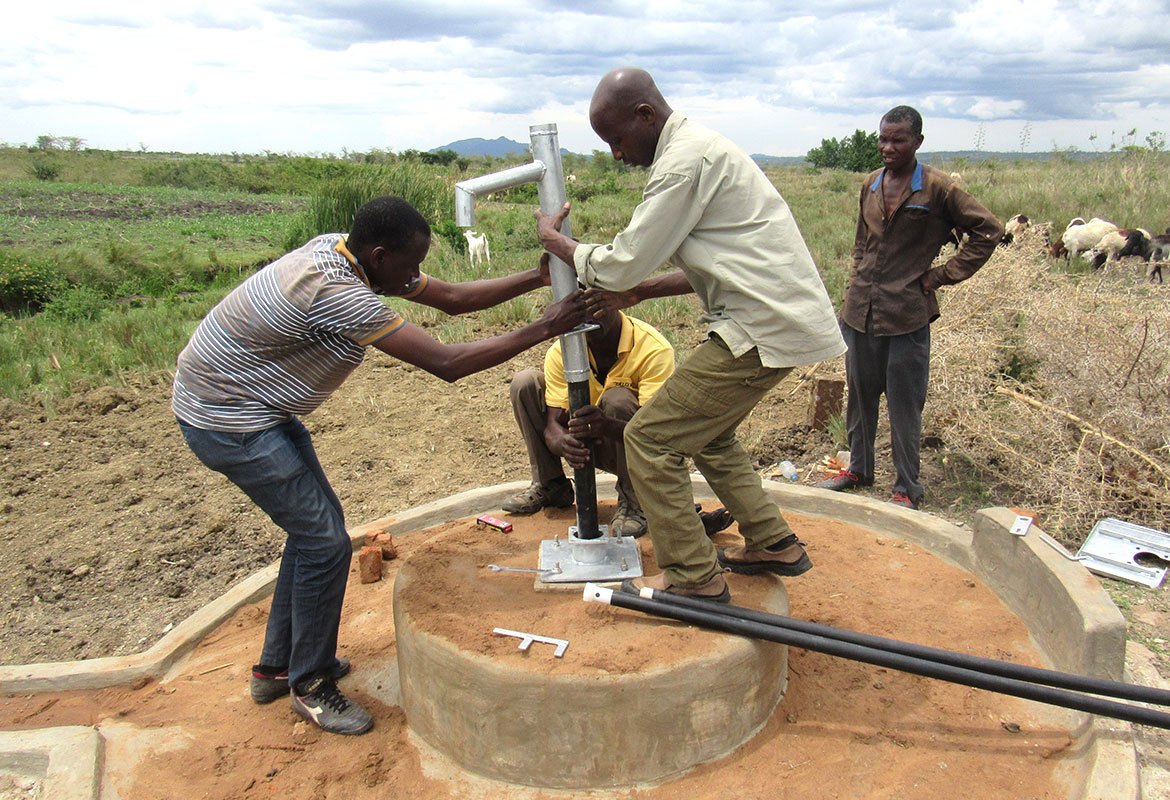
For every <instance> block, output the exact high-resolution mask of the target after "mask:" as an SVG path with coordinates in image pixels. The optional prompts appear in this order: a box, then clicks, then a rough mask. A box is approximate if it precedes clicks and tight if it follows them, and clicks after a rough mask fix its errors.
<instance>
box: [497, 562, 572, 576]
mask: <svg viewBox="0 0 1170 800" xmlns="http://www.w3.org/2000/svg"><path fill="white" fill-rule="evenodd" d="M487 568H488V569H490V570H491V571H492V572H535V573H536V574H537V575H544V574H550V575H555V574H556V573H558V572H560V571H561V565H560V564H557V565H556V566H555V567H553V568H552V569H532V568H530V567H501V566H500V565H499V564H488V565H487Z"/></svg>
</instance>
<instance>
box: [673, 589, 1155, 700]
mask: <svg viewBox="0 0 1170 800" xmlns="http://www.w3.org/2000/svg"><path fill="white" fill-rule="evenodd" d="M653 591H654V599H655V600H658V601H661V602H663V603H673V604H675V605H679V606H683V607H684V608H695V609H699V610H701V611H716V612H718V613H720V614H726V615H728V616H733V617H738V618H740V619H746V620H751V621H753V622H762V623H764V624H765V625H776V626H778V627H781V628H787V629H790V630H794V631H801V632H802V633H810V634H813V635H814V636H824V637H826V638H829V639H837V640H839V641H842V642H851V643H853V644H859V645H863V646H865V647H872V648H875V649H877V650H885V651H886V652H890V653H900V654H902V655H906V656H911V657H913V658H921V659H924V660H926V661H935V662H938V663H940V664H950V665H951V666H955V667H962V668H964V669H970V670H975V671H977V672H983V673H987V674H989V675H1001V676H1003V677H1005V678H1015V679H1017V680H1021V681H1027V682H1028V683H1039V684H1042V685H1044V686H1057V687H1060V688H1062V689H1072V690H1074V691H1078V692H1088V693H1089V694H1098V695H1105V696H1107V697H1117V698H1122V699H1124V700H1137V701H1139V702H1142V703H1154V704H1155V705H1160V706H1167V705H1170V691H1167V690H1166V689H1157V688H1154V687H1151V686H1138V685H1135V684H1132V683H1124V682H1122V681H1114V680H1110V679H1108V678H1094V677H1090V676H1087V675H1076V674H1073V673H1070V672H1059V671H1057V670H1051V669H1042V668H1040V667H1030V666H1026V665H1024V664H1013V663H1011V662H1008V661H997V660H996V659H994V658H983V657H981V656H973V655H969V654H967V653H957V652H955V651H953V650H943V649H941V648H937V647H927V646H926V645H921V644H914V643H912V642H903V641H900V640H898V639H886V638H884V637H881V636H873V635H870V634H867V633H857V632H856V631H851V630H847V629H845V628H834V627H833V626H831V625H822V624H820V623H816V622H807V621H805V620H799V619H793V618H792V617H786V616H782V615H780V614H769V613H767V612H766V611H757V610H755V609H753V608H743V607H742V606H733V605H727V604H725V603H718V604H712V603H710V602H709V601H705V600H695V599H693V598H690V597H683V596H682V595H677V594H671V593H670V592H660V591H658V590H653Z"/></svg>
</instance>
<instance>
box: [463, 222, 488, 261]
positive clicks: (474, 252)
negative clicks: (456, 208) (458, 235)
mask: <svg viewBox="0 0 1170 800" xmlns="http://www.w3.org/2000/svg"><path fill="white" fill-rule="evenodd" d="M463 238H464V239H466V240H467V258H468V260H470V261H471V266H473V267H474V266H475V265H476V264H479V263H482V262H484V261H486V262H488V263H489V264H490V263H491V261H492V251H491V249H490V248H489V247H488V240H487V234H486V233H476V232H475V231H472V230H467V231H464V232H463Z"/></svg>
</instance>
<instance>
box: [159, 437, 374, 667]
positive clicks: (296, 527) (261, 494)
mask: <svg viewBox="0 0 1170 800" xmlns="http://www.w3.org/2000/svg"><path fill="white" fill-rule="evenodd" d="M179 428H180V430H182V432H183V437H184V438H185V439H186V440H187V444H188V445H189V446H190V448H191V450H192V451H193V452H194V453H195V455H196V456H198V457H199V460H200V461H202V462H203V463H204V464H205V465H206V466H208V467H210V468H211V469H213V470H215V471H216V472H220V473H223V474H224V475H226V476H227V477H228V479H229V480H231V482H232V483H234V484H235V485H236V486H238V487H240V489H242V490H243V491H244V493H245V494H247V495H248V497H250V498H251V499H252V502H254V503H255V504H256V505H258V506H259V507H260V508H261V510H263V511H264V513H266V514H267V515H268V516H269V517H271V518H272V521H273V522H275V523H276V524H277V525H279V526H280V527H281V528H282V529H283V530H284V532H285V533H286V534H287V535H288V538H287V539H286V541H285V545H284V553H283V555H281V557H280V573H279V575H278V577H277V579H276V589H275V590H274V592H273V595H272V610H271V611H270V612H269V614H268V629H267V631H266V632H265V635H264V650H263V651H262V652H261V654H260V663H262V664H265V665H268V666H273V667H283V666H285V665H287V666H288V679H289V685H290V686H292V687H295V686H296V685H297V683H299V682H300V681H302V680H304V679H305V678H308V677H311V676H313V675H315V674H317V673H322V672H329V671H331V670H333V669H334V668H335V667H336V665H337V656H336V653H337V632H338V628H339V627H340V625H341V605H342V602H343V601H344V600H345V583H346V578H347V577H348V575H349V563H350V560H351V558H352V556H353V545H352V544H351V543H350V539H349V534H348V533H346V530H345V516H344V515H343V514H342V511H341V501H339V500H338V499H337V495H336V494H335V493H334V492H333V488H332V487H331V486H330V485H329V481H328V480H327V479H326V477H325V472H324V470H322V469H321V463H320V462H319V461H318V460H317V453H316V451H315V450H314V449H313V442H312V440H311V439H310V436H309V431H308V430H306V429H305V426H304V425H302V424H301V422H300V421H299V420H297V419H293V420H291V421H289V422H286V423H284V424H282V425H277V426H275V427H273V428H267V429H265V430H262V431H251V432H248V433H225V432H222V431H207V430H202V429H201V428H195V427H193V426H191V425H188V424H187V423H185V422H183V421H182V420H180V421H179Z"/></svg>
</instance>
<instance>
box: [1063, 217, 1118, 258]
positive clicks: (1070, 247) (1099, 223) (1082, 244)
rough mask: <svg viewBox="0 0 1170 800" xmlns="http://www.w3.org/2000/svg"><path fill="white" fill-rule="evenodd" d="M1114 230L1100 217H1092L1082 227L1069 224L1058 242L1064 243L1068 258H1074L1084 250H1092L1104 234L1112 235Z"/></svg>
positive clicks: (1114, 227)
mask: <svg viewBox="0 0 1170 800" xmlns="http://www.w3.org/2000/svg"><path fill="white" fill-rule="evenodd" d="M1115 230H1117V226H1116V225H1114V224H1113V223H1112V222H1108V221H1106V220H1103V219H1101V218H1100V217H1093V218H1092V219H1091V220H1089V221H1088V222H1086V223H1084V224H1083V225H1072V224H1070V225H1069V227H1068V229H1067V230H1065V232H1064V235H1063V236H1061V237H1060V240H1061V242H1063V243H1064V249H1065V250H1066V251H1067V252H1068V257H1069V258H1075V257H1076V256H1077V255H1078V254H1080V253H1083V252H1084V251H1085V250H1092V249H1093V248H1094V247H1096V246H1097V242H1099V241H1101V239H1102V238H1103V237H1104V236H1105V234H1107V233H1112V232H1113V231H1115Z"/></svg>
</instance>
